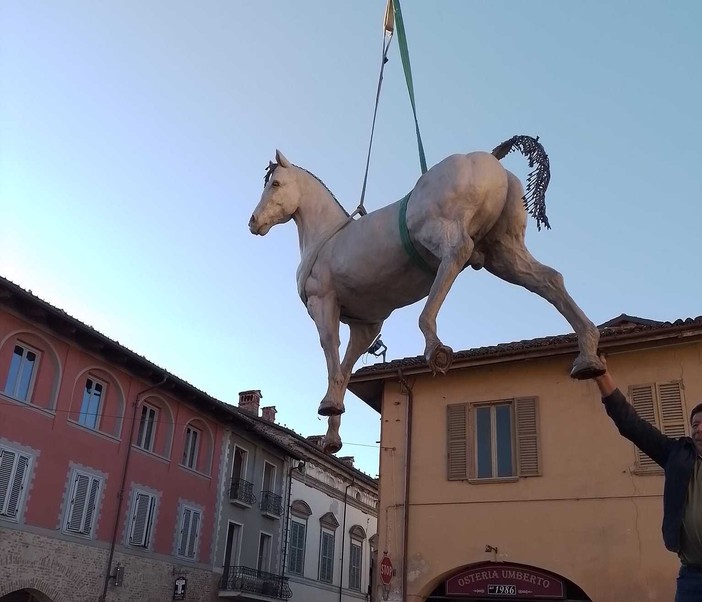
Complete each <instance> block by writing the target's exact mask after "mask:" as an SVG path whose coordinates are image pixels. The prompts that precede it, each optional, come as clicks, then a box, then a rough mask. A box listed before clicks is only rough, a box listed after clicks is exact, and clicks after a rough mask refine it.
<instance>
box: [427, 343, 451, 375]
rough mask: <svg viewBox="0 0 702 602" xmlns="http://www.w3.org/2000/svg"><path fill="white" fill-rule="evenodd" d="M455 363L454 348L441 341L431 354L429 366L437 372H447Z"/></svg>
mask: <svg viewBox="0 0 702 602" xmlns="http://www.w3.org/2000/svg"><path fill="white" fill-rule="evenodd" d="M452 363H453V349H451V347H447V346H446V345H442V344H441V343H439V344H438V345H437V346H436V347H434V349H433V350H432V352H431V354H430V355H429V367H430V368H431V371H432V372H433V373H434V374H436V373H437V372H441V374H446V373H447V372H448V369H449V368H450V367H451V364H452Z"/></svg>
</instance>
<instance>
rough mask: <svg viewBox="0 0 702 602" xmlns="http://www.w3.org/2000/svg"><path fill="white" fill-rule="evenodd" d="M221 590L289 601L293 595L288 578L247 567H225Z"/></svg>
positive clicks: (220, 584) (220, 585)
mask: <svg viewBox="0 0 702 602" xmlns="http://www.w3.org/2000/svg"><path fill="white" fill-rule="evenodd" d="M219 589H220V591H236V592H248V593H250V594H259V595H262V596H268V597H270V598H276V599H278V600H289V599H290V598H292V595H293V594H292V590H291V589H290V586H289V585H288V578H287V577H281V576H280V575H274V574H273V573H266V572H264V571H257V570H256V569H252V568H249V567H247V566H225V567H224V573H223V574H222V580H221V581H220V582H219Z"/></svg>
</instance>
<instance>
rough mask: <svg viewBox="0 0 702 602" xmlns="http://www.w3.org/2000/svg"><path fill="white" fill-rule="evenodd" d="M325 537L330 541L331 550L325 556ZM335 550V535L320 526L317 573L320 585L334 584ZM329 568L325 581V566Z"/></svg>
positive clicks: (330, 530)
mask: <svg viewBox="0 0 702 602" xmlns="http://www.w3.org/2000/svg"><path fill="white" fill-rule="evenodd" d="M325 536H327V537H328V538H330V539H331V550H330V553H329V554H328V555H325V545H324V539H325ZM335 549H336V533H335V531H333V530H332V529H329V528H328V527H324V526H322V528H321V530H320V533H319V571H318V581H321V582H322V583H332V584H333V583H334V550H335ZM325 565H328V568H329V578H328V579H327V578H326V577H327V576H326V574H325V571H326V566H325Z"/></svg>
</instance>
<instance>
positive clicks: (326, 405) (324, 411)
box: [317, 399, 346, 416]
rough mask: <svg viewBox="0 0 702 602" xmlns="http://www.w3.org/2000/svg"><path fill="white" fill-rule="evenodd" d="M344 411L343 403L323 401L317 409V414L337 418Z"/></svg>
mask: <svg viewBox="0 0 702 602" xmlns="http://www.w3.org/2000/svg"><path fill="white" fill-rule="evenodd" d="M345 411H346V408H345V407H344V402H343V401H342V402H341V403H335V402H333V401H331V400H328V399H324V400H322V403H320V404H319V408H318V409H317V414H319V415H320V416H339V415H341V414H343V413H344V412H345Z"/></svg>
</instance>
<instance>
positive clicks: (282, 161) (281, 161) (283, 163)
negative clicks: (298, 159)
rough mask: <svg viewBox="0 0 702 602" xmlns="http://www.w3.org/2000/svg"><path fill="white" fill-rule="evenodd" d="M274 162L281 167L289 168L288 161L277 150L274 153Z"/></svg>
mask: <svg viewBox="0 0 702 602" xmlns="http://www.w3.org/2000/svg"><path fill="white" fill-rule="evenodd" d="M275 162H276V163H277V164H278V165H280V166H281V167H291V164H290V161H288V160H287V159H286V158H285V156H284V155H283V153H281V152H280V151H279V150H277V149H276V151H275Z"/></svg>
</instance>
